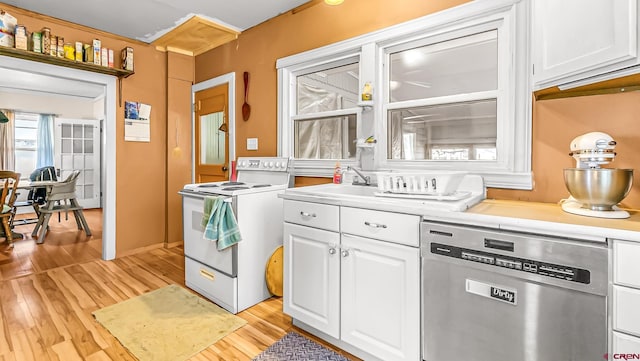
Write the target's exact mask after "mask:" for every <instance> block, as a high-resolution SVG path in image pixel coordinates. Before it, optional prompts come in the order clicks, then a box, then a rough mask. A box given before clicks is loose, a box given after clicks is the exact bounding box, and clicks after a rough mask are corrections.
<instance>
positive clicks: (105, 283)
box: [0, 210, 358, 361]
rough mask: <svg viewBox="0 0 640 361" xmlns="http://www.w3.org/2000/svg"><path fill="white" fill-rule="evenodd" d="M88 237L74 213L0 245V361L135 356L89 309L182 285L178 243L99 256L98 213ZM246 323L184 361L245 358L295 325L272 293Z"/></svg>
mask: <svg viewBox="0 0 640 361" xmlns="http://www.w3.org/2000/svg"><path fill="white" fill-rule="evenodd" d="M86 213H87V215H86V217H87V219H88V221H89V224H90V227H91V230H92V232H93V234H94V235H93V237H90V238H87V237H85V236H84V234H83V233H81V232H77V230H76V229H75V223H74V221H73V217H71V219H70V220H69V221H66V222H65V221H64V215H63V222H61V223H60V224H58V222H57V218H56V220H55V221H53V220H52V222H51V227H52V231H50V233H49V234H48V236H47V239H46V241H45V244H43V245H36V244H35V242H34V241H33V239H31V237H30V230H31V229H32V227H33V225H25V226H20V227H16V231H18V232H20V233H23V234H25V238H24V239H23V240H18V241H16V242H15V247H14V249H13V250H10V249H7V247H6V244H5V243H2V244H0V250H2V251H1V252H0V275H1V277H2V278H1V279H0V315H1V317H0V360H11V361H23V360H38V361H40V360H61V361H67V360H71V361H73V360H89V361H104V360H114V361H115V360H135V357H133V356H132V355H131V354H130V353H129V352H128V351H127V350H126V349H125V348H124V347H123V346H122V345H120V343H119V342H118V341H117V340H116V339H115V338H114V337H113V336H112V335H111V334H110V333H109V332H108V331H107V330H106V329H104V328H103V327H102V326H101V325H100V324H98V323H97V322H96V321H95V319H94V318H93V316H92V315H91V312H93V311H95V310H97V309H100V308H102V307H105V306H108V305H112V304H115V303H118V302H121V301H124V300H127V299H129V298H132V297H135V296H138V295H140V294H143V293H146V292H149V291H152V290H155V289H158V288H160V287H163V286H166V285H168V284H178V285H181V286H184V256H183V248H182V247H181V246H178V247H173V248H169V249H165V248H158V249H154V250H151V251H145V252H142V253H137V254H134V255H130V256H126V257H122V258H118V259H116V260H113V261H103V260H101V259H100V252H101V239H100V237H101V234H102V230H101V227H100V224H101V221H100V219H101V217H102V215H101V212H99V211H93V210H92V211H89V212H86ZM238 316H239V317H242V318H244V319H245V320H247V321H248V324H247V325H245V326H244V327H241V328H240V329H238V330H236V331H235V332H234V333H232V334H230V335H228V336H226V337H224V338H223V339H221V340H220V341H218V342H216V343H215V344H213V345H211V346H210V347H209V348H207V349H205V350H204V351H202V352H201V353H199V354H198V355H196V356H194V357H193V358H192V359H191V360H196V361H204V360H241V361H242V360H251V359H252V358H253V357H255V356H256V355H258V354H259V353H260V352H262V351H263V350H264V349H266V348H267V347H268V346H269V345H271V344H272V343H274V342H275V341H277V340H278V339H279V338H280V337H282V336H284V335H285V334H286V333H287V332H288V331H290V330H293V329H295V330H296V331H297V332H300V333H302V334H305V335H306V336H307V337H309V338H312V339H314V340H315V341H317V342H319V343H322V344H324V345H325V346H327V347H329V348H333V349H334V350H336V351H337V352H339V353H341V354H343V355H345V356H346V357H347V358H348V359H350V360H358V359H357V358H355V357H354V356H352V355H349V354H348V353H346V352H344V351H341V350H339V349H336V348H334V347H332V346H330V345H328V344H326V343H325V342H323V341H321V340H319V339H317V338H315V337H313V336H311V335H309V334H307V333H305V332H304V331H302V330H299V329H296V328H295V327H294V326H292V324H291V318H290V317H289V316H287V315H285V314H283V313H282V299H281V298H278V297H274V298H271V299H268V300H266V301H264V302H261V303H259V304H257V305H255V306H253V307H251V308H249V309H247V310H245V311H243V312H240V313H239V314H238Z"/></svg>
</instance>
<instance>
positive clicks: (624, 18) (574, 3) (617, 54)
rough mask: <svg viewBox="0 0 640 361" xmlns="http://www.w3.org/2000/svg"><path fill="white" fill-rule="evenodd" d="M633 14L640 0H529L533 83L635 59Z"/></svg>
mask: <svg viewBox="0 0 640 361" xmlns="http://www.w3.org/2000/svg"><path fill="white" fill-rule="evenodd" d="M637 15H638V0H615V1H611V0H589V1H584V0H563V1H557V0H533V21H532V24H533V25H532V26H533V29H532V39H533V41H532V54H533V72H534V88H535V89H536V90H538V89H543V88H548V87H551V86H556V85H561V84H565V83H569V82H573V81H578V80H583V79H586V78H589V77H593V76H596V75H600V74H603V73H609V72H614V71H616V70H620V69H622V68H625V67H629V66H633V65H636V64H638V16H637ZM639 71H640V70H639ZM594 81H595V80H594Z"/></svg>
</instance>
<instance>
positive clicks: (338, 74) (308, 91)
mask: <svg viewBox="0 0 640 361" xmlns="http://www.w3.org/2000/svg"><path fill="white" fill-rule="evenodd" d="M358 71H359V70H358V63H354V64H348V65H343V66H339V67H336V68H332V69H326V70H322V71H318V72H315V73H311V74H305V75H301V76H298V77H297V87H298V93H297V105H298V114H309V113H317V112H325V111H328V110H338V109H348V108H353V107H355V106H356V105H357V102H358Z"/></svg>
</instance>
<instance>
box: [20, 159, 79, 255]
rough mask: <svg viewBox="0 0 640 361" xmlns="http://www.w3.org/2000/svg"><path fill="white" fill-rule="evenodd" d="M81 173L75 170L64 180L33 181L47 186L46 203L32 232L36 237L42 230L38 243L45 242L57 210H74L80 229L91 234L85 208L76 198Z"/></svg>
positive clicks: (34, 183) (37, 184)
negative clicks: (50, 222) (77, 183)
mask: <svg viewBox="0 0 640 361" xmlns="http://www.w3.org/2000/svg"><path fill="white" fill-rule="evenodd" d="M79 175H80V171H74V172H73V173H71V175H70V176H68V177H67V179H65V180H64V181H62V182H51V181H44V182H31V185H32V186H44V187H46V188H47V196H46V204H45V205H44V206H43V207H40V216H39V217H38V223H36V226H35V227H34V229H33V232H32V233H31V236H32V237H36V235H38V230H40V235H38V237H37V240H36V243H39V244H41V243H44V236H45V234H46V233H47V228H48V226H49V219H50V218H51V214H53V213H56V212H68V211H72V212H73V216H74V217H75V219H76V224H77V225H78V229H79V230H84V232H85V233H86V234H87V236H91V230H90V229H89V225H88V224H87V220H86V219H85V218H84V214H83V213H82V209H83V208H82V206H80V204H78V200H77V199H76V181H77V179H78V176H79Z"/></svg>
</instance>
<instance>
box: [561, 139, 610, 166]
mask: <svg viewBox="0 0 640 361" xmlns="http://www.w3.org/2000/svg"><path fill="white" fill-rule="evenodd" d="M615 147H616V141H615V140H613V138H612V137H611V136H610V135H609V134H607V133H602V132H590V133H586V134H583V135H579V136H577V137H575V138H573V140H572V141H571V146H570V148H571V153H570V154H571V156H573V158H575V160H576V162H577V164H576V167H577V168H598V167H599V166H600V165H601V164H607V163H610V162H612V161H613V158H615V156H616V153H615V152H614V151H613V150H614V149H615Z"/></svg>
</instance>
